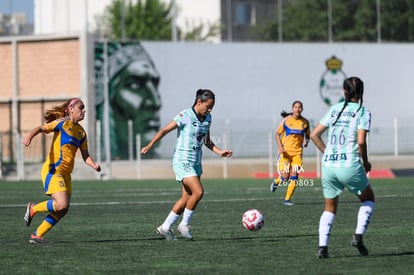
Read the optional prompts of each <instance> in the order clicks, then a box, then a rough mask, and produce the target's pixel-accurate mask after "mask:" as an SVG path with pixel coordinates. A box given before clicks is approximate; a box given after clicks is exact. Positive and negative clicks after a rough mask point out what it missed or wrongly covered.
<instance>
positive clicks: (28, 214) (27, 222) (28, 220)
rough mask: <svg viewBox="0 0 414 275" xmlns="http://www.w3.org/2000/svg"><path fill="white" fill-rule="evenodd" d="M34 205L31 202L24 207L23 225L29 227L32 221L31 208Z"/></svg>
mask: <svg viewBox="0 0 414 275" xmlns="http://www.w3.org/2000/svg"><path fill="white" fill-rule="evenodd" d="M34 205H35V204H34V203H33V202H29V203H28V204H27V207H26V213H24V224H25V225H26V226H29V225H30V223H31V222H32V219H33V216H34V214H33V211H32V208H33V206H34Z"/></svg>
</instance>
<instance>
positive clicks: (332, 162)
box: [320, 102, 371, 167]
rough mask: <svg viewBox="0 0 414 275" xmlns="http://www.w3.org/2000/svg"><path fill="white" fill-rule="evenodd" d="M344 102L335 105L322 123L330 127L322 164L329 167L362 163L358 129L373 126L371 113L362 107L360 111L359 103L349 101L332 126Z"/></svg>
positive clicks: (351, 165) (367, 128) (353, 165)
mask: <svg viewBox="0 0 414 275" xmlns="http://www.w3.org/2000/svg"><path fill="white" fill-rule="evenodd" d="M343 106H344V103H343V102H342V103H338V104H335V105H333V106H332V107H331V108H330V109H329V111H328V112H327V113H326V114H325V115H324V117H323V118H322V119H321V121H320V123H321V124H322V125H324V126H326V127H328V128H329V131H328V140H327V141H326V149H325V152H324V154H323V158H322V165H324V166H327V167H355V166H358V165H361V160H360V155H359V151H358V142H357V139H358V130H359V129H365V130H367V131H369V130H370V128H371V113H370V111H368V110H367V109H366V108H365V107H362V108H361V109H360V110H359V111H358V113H357V112H356V111H357V110H358V108H359V104H358V103H354V102H349V103H348V105H347V106H346V107H345V110H344V111H343V112H342V114H341V116H340V117H339V118H338V121H337V122H336V124H335V126H332V124H333V122H334V121H335V120H336V117H337V116H338V114H339V112H340V111H341V109H342V107H343Z"/></svg>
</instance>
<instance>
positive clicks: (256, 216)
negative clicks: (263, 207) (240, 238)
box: [242, 209, 264, 231]
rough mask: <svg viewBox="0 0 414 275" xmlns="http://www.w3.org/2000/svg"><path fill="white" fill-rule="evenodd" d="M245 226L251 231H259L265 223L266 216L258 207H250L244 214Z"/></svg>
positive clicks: (243, 221)
mask: <svg viewBox="0 0 414 275" xmlns="http://www.w3.org/2000/svg"><path fill="white" fill-rule="evenodd" d="M242 223H243V226H244V227H245V228H246V229H247V230H250V231H258V230H260V229H261V228H262V227H263V225H264V216H263V213H262V211H260V210H257V209H249V210H247V211H246V212H244V214H243V218H242Z"/></svg>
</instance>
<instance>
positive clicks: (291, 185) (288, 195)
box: [285, 177, 297, 201]
mask: <svg viewBox="0 0 414 275" xmlns="http://www.w3.org/2000/svg"><path fill="white" fill-rule="evenodd" d="M296 183H297V178H296V179H292V177H291V178H290V182H289V186H288V189H287V191H286V196H285V201H290V200H291V199H292V197H293V194H294V193H295V190H296V185H297V184H296Z"/></svg>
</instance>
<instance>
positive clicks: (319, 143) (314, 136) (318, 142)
mask: <svg viewBox="0 0 414 275" xmlns="http://www.w3.org/2000/svg"><path fill="white" fill-rule="evenodd" d="M326 129H328V128H327V127H326V126H324V125H322V124H320V123H319V124H318V125H317V126H316V127H315V129H313V131H312V133H311V135H310V138H311V140H312V141H313V143H314V144H315V146H316V147H317V148H318V149H319V151H321V152H322V153H323V152H325V148H326V145H325V142H324V141H323V140H322V134H323V133H324V132H325V131H326Z"/></svg>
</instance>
